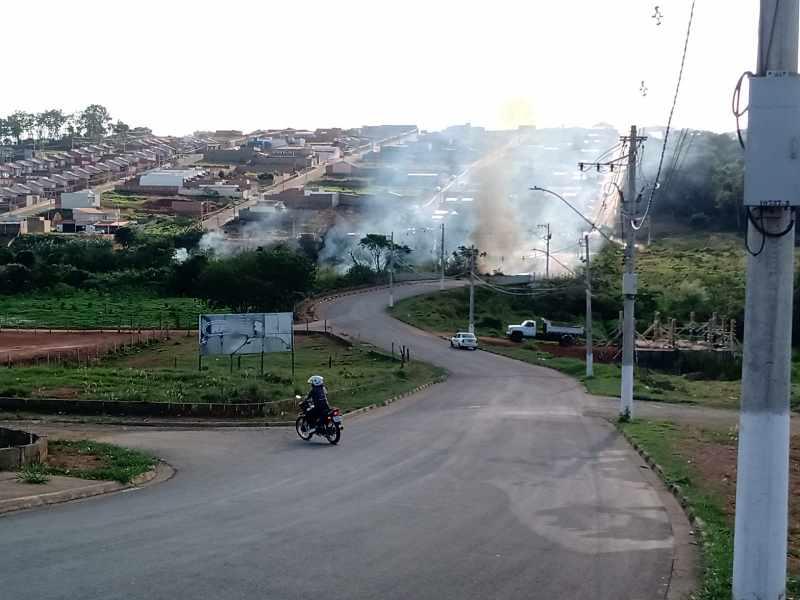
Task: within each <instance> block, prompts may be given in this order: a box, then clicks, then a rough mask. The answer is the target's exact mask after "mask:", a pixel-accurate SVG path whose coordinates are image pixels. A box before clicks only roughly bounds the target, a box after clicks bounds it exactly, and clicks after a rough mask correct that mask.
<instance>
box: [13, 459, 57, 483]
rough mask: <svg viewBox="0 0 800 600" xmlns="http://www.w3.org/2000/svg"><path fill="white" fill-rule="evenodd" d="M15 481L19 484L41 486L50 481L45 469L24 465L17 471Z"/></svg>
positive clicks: (36, 465)
mask: <svg viewBox="0 0 800 600" xmlns="http://www.w3.org/2000/svg"><path fill="white" fill-rule="evenodd" d="M17 480H18V481H20V482H21V483H30V484H32V485H42V484H44V483H47V482H48V481H50V475H49V474H48V471H47V467H46V466H44V465H40V464H33V465H26V466H25V467H23V468H22V469H20V470H19V471H17Z"/></svg>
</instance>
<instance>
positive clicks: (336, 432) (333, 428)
mask: <svg viewBox="0 0 800 600" xmlns="http://www.w3.org/2000/svg"><path fill="white" fill-rule="evenodd" d="M325 439H326V440H328V443H329V444H333V445H334V446H335V445H336V444H338V443H339V440H340V439H342V429H341V428H340V427H339V425H338V423H334V424H333V425H328V426H327V427H326V428H325Z"/></svg>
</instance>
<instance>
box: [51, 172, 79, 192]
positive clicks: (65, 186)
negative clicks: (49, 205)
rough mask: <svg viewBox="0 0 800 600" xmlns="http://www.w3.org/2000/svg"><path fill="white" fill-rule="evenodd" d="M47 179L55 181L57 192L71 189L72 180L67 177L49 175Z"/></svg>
mask: <svg viewBox="0 0 800 600" xmlns="http://www.w3.org/2000/svg"><path fill="white" fill-rule="evenodd" d="M47 179H49V180H50V181H53V182H55V184H56V186H57V187H56V191H57V192H71V191H73V185H72V182H71V181H70V180H69V179H67V178H66V177H63V176H61V175H50V177H48V178H47Z"/></svg>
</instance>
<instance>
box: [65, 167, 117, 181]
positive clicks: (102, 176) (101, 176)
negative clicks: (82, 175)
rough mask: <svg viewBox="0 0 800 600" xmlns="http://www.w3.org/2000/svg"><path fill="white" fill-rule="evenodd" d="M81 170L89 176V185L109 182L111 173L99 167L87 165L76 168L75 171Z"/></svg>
mask: <svg viewBox="0 0 800 600" xmlns="http://www.w3.org/2000/svg"><path fill="white" fill-rule="evenodd" d="M76 169H81V170H83V171H86V172H87V173H88V174H89V185H98V184H100V183H105V182H106V181H108V177H109V171H104V170H103V169H101V168H100V166H99V164H98V165H85V166H83V167H74V168H73V171H74V170H76Z"/></svg>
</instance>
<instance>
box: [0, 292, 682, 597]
mask: <svg viewBox="0 0 800 600" xmlns="http://www.w3.org/2000/svg"><path fill="white" fill-rule="evenodd" d="M422 289H430V287H428V288H425V286H403V287H399V288H398V289H397V294H396V295H397V296H398V297H401V296H404V295H408V294H412V293H419V292H420V290H422ZM385 300H386V295H385V292H376V293H370V294H363V295H357V296H351V297H347V298H344V299H341V300H339V301H337V302H335V303H330V304H327V305H325V307H324V316H326V317H327V318H328V319H329V322H332V323H333V324H334V326H335V327H337V328H339V329H346V330H350V331H352V332H353V333H354V334H358V335H359V336H360V337H361V338H362V339H364V340H369V341H372V342H374V343H376V344H379V345H382V346H388V345H390V344H391V342H392V341H394V342H396V343H403V344H407V345H409V346H410V347H411V353H412V358H419V359H424V360H428V361H431V362H434V363H437V364H440V365H442V366H445V367H447V368H448V369H449V370H450V372H451V376H450V379H449V380H448V382H447V383H444V384H440V385H437V386H433V387H432V388H429V389H427V390H426V391H425V392H423V393H421V394H418V395H416V396H414V397H411V398H408V399H405V400H403V401H400V402H398V403H395V404H393V405H391V406H390V407H388V408H383V409H380V410H377V411H374V412H373V413H371V414H369V415H367V416H363V417H357V418H353V419H350V420H349V421H348V422H347V423H346V427H345V430H344V432H343V439H342V443H341V444H340V445H339V446H337V447H332V446H329V445H328V444H327V443H324V442H313V443H303V442H301V441H300V440H299V439H298V438H297V437H296V435H295V433H294V432H293V431H288V430H266V431H263V430H252V429H251V430H211V431H178V432H167V431H153V430H147V429H134V430H128V431H127V432H122V433H116V434H114V435H113V438H112V439H114V441H117V442H119V443H125V444H130V445H135V446H140V447H145V448H150V449H152V450H153V451H155V452H157V453H158V454H159V455H160V456H162V457H163V458H165V459H166V460H167V461H169V462H170V463H171V464H172V465H173V466H175V468H176V469H177V475H176V476H175V477H174V478H173V479H171V480H170V481H168V482H165V483H162V484H159V485H156V486H152V487H147V488H144V489H141V490H137V491H133V492H130V493H126V494H119V495H115V496H108V497H102V498H96V499H92V500H87V501H83V502H78V503H73V504H66V505H60V506H54V507H50V508H45V509H37V510H33V511H29V512H25V513H18V514H13V515H9V516H6V517H3V518H0V555H2V557H3V558H2V561H0V590H2V594H0V595H2V597H4V598H36V599H37V600H47V599H55V598H63V599H67V598H70V599H74V598H80V599H95V598H96V599H103V600H111V599H122V598H125V599H130V598H142V599H144V598H147V599H161V598H163V599H174V598H192V599H205V598H208V599H215V600H216V599H219V598H225V599H226V600H233V599H238V598H242V599H244V598H247V599H251V598H262V599H263V598H275V599H294V598H312V597H317V596H319V597H321V598H322V597H326V598H347V599H376V600H377V599H381V600H385V599H398V600H399V599H404V600H405V599H408V598H415V599H435V600H445V599H482V600H483V599H489V598H491V599H512V598H514V599H516V598H526V599H527V598H541V599H548V600H552V599H561V598H564V599H578V598H592V599H595V600H597V599H607V600H620V599H642V600H652V599H653V598H660V597H664V594H665V591H666V587H667V585H668V583H669V577H670V567H671V562H672V558H673V536H672V528H671V526H670V522H669V519H668V516H667V512H666V510H665V508H664V505H663V504H662V502H661V500H660V496H659V494H658V493H657V492H656V491H655V490H654V488H653V487H651V485H650V483H649V481H650V480H649V479H647V478H646V475H645V471H644V470H643V469H641V467H640V465H639V463H638V462H637V460H636V459H635V458H634V457H635V455H634V454H633V452H632V451H631V450H630V449H629V448H628V447H627V446H626V445H625V444H624V443H623V442H622V441H621V439H620V438H619V436H618V435H617V434H616V433H615V432H614V430H613V429H612V428H611V427H610V426H609V425H608V424H607V423H605V422H604V421H602V420H601V419H598V418H589V417H584V416H582V402H583V393H582V391H581V390H580V389H579V387H578V385H577V384H576V383H575V382H574V381H572V380H570V379H568V378H566V377H562V376H561V375H558V374H556V373H554V372H551V371H548V370H545V369H539V368H535V367H531V366H527V365H524V364H522V363H518V362H515V361H511V360H507V359H504V358H502V357H498V356H495V355H492V354H488V353H485V352H467V351H458V350H451V349H450V348H449V347H448V346H447V344H446V342H443V341H442V340H439V339H437V338H435V337H433V336H429V335H427V334H423V333H419V332H418V331H416V330H414V329H412V328H410V327H407V326H405V325H403V324H400V323H399V322H397V321H394V320H392V319H390V318H389V317H388V316H386V315H385V314H384V313H383V305H384V303H385Z"/></svg>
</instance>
